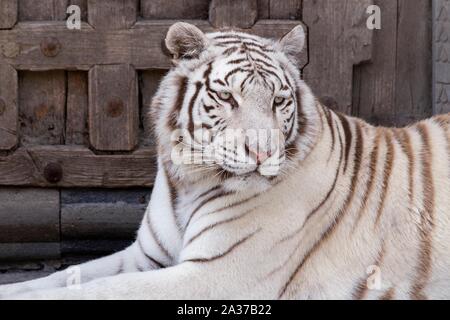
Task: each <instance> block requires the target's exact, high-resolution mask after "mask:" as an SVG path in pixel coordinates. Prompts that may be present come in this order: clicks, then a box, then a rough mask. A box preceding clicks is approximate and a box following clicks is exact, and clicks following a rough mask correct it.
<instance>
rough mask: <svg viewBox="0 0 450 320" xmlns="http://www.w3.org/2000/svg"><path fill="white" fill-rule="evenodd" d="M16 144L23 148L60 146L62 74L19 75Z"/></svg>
mask: <svg viewBox="0 0 450 320" xmlns="http://www.w3.org/2000/svg"><path fill="white" fill-rule="evenodd" d="M19 88H20V90H19V123H20V141H21V143H22V144H23V145H36V144H42V145H43V144H46V145H57V144H63V143H64V118H65V106H66V74H65V72H64V71H46V72H30V71H23V72H21V73H20V74H19Z"/></svg>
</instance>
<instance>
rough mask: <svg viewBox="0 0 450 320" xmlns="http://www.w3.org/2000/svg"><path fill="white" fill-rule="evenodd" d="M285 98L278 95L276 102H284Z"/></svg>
mask: <svg viewBox="0 0 450 320" xmlns="http://www.w3.org/2000/svg"><path fill="white" fill-rule="evenodd" d="M284 100H285V99H284V98H283V97H276V98H275V103H276V104H282V103H283V102H284Z"/></svg>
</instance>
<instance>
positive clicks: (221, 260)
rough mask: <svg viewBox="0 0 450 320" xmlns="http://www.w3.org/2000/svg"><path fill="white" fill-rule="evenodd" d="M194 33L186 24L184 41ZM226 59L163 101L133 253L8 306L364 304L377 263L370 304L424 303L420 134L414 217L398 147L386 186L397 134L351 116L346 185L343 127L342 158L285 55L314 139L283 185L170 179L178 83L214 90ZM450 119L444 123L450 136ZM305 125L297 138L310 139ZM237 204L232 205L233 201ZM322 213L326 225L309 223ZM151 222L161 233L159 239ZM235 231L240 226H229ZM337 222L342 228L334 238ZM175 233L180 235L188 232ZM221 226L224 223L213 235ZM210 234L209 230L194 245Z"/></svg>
mask: <svg viewBox="0 0 450 320" xmlns="http://www.w3.org/2000/svg"><path fill="white" fill-rule="evenodd" d="M189 28H190V27H189V26H186V25H183V30H184V31H186V29H189ZM177 30H178V31H179V28H178V29H177ZM172 31H174V30H172ZM188 31H189V30H188ZM189 32H190V31H189ZM195 34H196V35H198V33H195ZM221 34H222V33H216V34H210V35H206V36H207V38H208V39H209V40H208V43H213V42H214V41H213V39H214V37H215V36H217V35H221ZM224 34H227V33H224ZM301 34H302V32H300V29H295V31H294V34H293V35H287V36H286V37H285V39H291V41H298V44H299V46H300V47H302V46H303V43H302V42H301V41H304V36H303V39H302V36H301ZM254 39H255V41H259V42H260V43H267V44H269V45H272V46H273V47H275V48H276V47H277V46H279V45H280V43H278V44H277V43H275V42H271V41H270V40H266V39H261V38H257V37H254ZM300 40H301V41H300ZM169 41H170V39H169ZM284 41H287V40H284ZM281 46H282V47H286V46H287V47H288V48H290V49H289V54H290V53H291V52H292V46H293V43H292V42H289V43H283V41H281ZM221 50H223V48H219V47H216V46H214V45H213V44H211V45H210V46H209V47H207V48H206V49H205V51H203V52H202V53H201V54H200V57H199V58H198V59H193V60H189V61H183V60H179V61H177V67H176V68H175V69H173V70H172V71H171V72H170V73H169V75H168V76H167V77H166V78H165V79H164V80H163V82H162V84H161V87H160V89H159V91H158V93H157V95H156V97H155V100H154V108H155V110H154V112H155V115H154V118H155V119H156V122H155V128H156V133H157V135H158V137H157V138H158V144H159V159H158V174H157V178H156V181H155V186H154V189H153V193H152V197H151V201H150V204H149V207H148V210H147V213H146V217H145V218H144V221H143V223H142V225H141V228H140V230H139V232H138V238H137V241H136V242H135V243H134V244H133V245H132V246H131V247H130V248H128V249H126V250H125V251H123V252H119V253H117V254H115V255H112V256H110V257H106V258H103V259H100V260H96V261H93V262H89V263H87V264H84V265H81V266H80V267H81V272H82V280H83V285H82V288H81V289H79V290H74V289H67V288H65V284H66V279H67V274H66V273H65V272H64V271H61V272H58V273H56V274H53V275H51V276H49V277H47V278H44V279H39V280H33V281H29V282H25V283H22V284H12V285H6V286H1V287H0V297H1V298H11V297H12V298H18V299H35V298H36V299H166V298H172V299H277V298H282V299H351V298H355V292H357V291H358V290H357V288H358V286H357V284H358V283H363V284H365V280H366V278H370V275H368V274H367V269H368V268H369V267H370V266H372V265H374V264H378V265H377V267H379V268H380V271H381V274H380V277H381V282H380V287H378V288H373V289H367V288H363V291H365V293H364V296H363V297H362V298H367V299H379V298H381V297H382V296H383V295H385V294H386V293H387V292H389V290H391V289H392V290H393V291H392V292H391V293H392V297H391V298H395V299H409V298H411V297H412V291H414V290H413V285H414V283H415V281H416V280H417V277H418V273H419V272H418V263H419V252H420V237H419V234H418V230H419V229H420V216H421V214H422V213H421V212H423V210H424V203H423V199H424V194H426V188H429V187H430V186H426V185H424V181H423V174H422V170H423V167H422V166H423V163H422V162H421V161H420V160H419V159H420V157H421V155H422V153H423V147H424V145H423V141H422V139H421V137H420V135H419V133H418V131H417V127H414V126H413V127H410V128H408V129H405V130H407V132H409V134H410V137H411V146H412V153H413V155H414V158H415V159H416V165H415V168H414V172H413V177H414V186H415V191H414V198H413V206H412V207H411V206H410V204H409V199H408V184H407V182H408V177H409V172H408V169H407V168H408V158H407V156H406V154H405V153H404V152H403V151H402V147H401V145H400V144H399V142H398V141H397V140H395V139H393V147H394V154H395V160H394V161H393V167H392V175H391V177H390V180H389V183H388V184H387V185H383V184H382V180H383V179H382V178H381V177H382V176H383V172H384V171H383V168H384V165H385V163H386V162H387V150H388V144H387V142H386V140H385V135H388V134H390V133H391V131H389V130H388V129H384V128H375V127H372V126H370V125H368V124H366V123H364V122H362V121H360V120H358V119H354V118H348V117H347V118H346V119H347V121H348V122H349V126H350V130H351V133H352V136H353V140H352V141H353V142H352V146H351V149H350V152H349V157H348V159H349V163H348V168H347V171H346V172H343V170H342V166H341V167H339V166H338V165H339V161H340V159H341V160H342V158H343V157H344V155H343V153H344V149H345V147H346V146H345V140H344V139H343V132H344V127H343V125H342V123H341V121H340V119H339V117H338V116H337V115H336V114H334V113H331V116H330V117H331V119H332V122H333V127H334V129H333V130H334V131H333V132H334V136H335V144H334V146H335V147H334V149H333V152H331V144H332V131H331V129H330V127H329V126H328V125H327V121H326V117H325V116H326V112H327V111H326V109H325V108H324V107H322V106H320V105H319V104H318V103H317V102H316V99H315V98H314V96H313V94H312V92H311V90H310V89H309V88H308V87H307V85H306V84H305V83H304V82H303V81H302V80H300V75H299V72H298V71H297V69H296V67H295V64H294V63H292V62H291V61H290V60H289V58H288V57H287V56H286V55H285V54H284V53H283V52H282V51H276V52H275V53H274V54H273V55H272V58H273V59H274V61H276V62H277V63H278V64H279V65H281V66H283V68H285V69H286V70H288V71H289V74H290V75H291V76H292V77H293V79H292V81H294V82H295V85H296V87H297V88H299V89H301V91H302V96H301V101H298V104H299V105H298V106H297V107H300V105H301V107H302V108H303V112H304V114H305V117H306V119H307V123H308V125H307V128H306V131H305V132H304V133H303V135H302V136H300V137H297V139H296V140H295V141H296V147H297V149H298V153H297V155H296V156H295V158H294V159H292V160H286V161H285V162H284V163H283V164H282V166H283V167H282V171H281V173H280V175H279V176H278V177H277V178H275V179H274V180H273V181H271V182H269V181H268V180H267V179H266V178H264V177H261V176H259V175H250V176H248V177H246V178H243V177H240V176H239V175H238V176H235V177H233V178H231V179H228V180H226V181H222V180H221V178H220V177H218V176H216V175H213V174H211V173H210V172H209V171H208V170H201V171H197V172H194V171H192V168H190V167H189V166H185V165H180V166H174V165H168V166H167V172H168V173H167V174H166V172H165V169H164V166H165V164H167V163H170V160H171V159H170V152H171V148H170V146H171V145H172V141H171V140H170V136H171V134H172V132H171V130H170V129H169V128H168V127H167V119H168V118H169V117H170V112H171V106H173V105H174V102H175V100H176V97H175V96H174V88H176V83H177V79H178V77H180V76H188V77H189V79H190V84H191V85H189V88H188V90H187V94H186V95H187V96H192V94H193V90H194V89H193V86H192V84H193V83H195V82H196V81H201V80H202V75H203V73H204V72H205V67H204V65H205V63H206V62H207V61H211V59H213V60H214V58H215V57H216V56H218V55H219V54H220V52H221ZM277 50H281V49H277ZM224 68H225V67H218V68H217V69H215V71H214V72H217V73H218V74H220V73H221V72H225V71H224ZM236 81H238V79H237V80H236ZM258 94H263V92H258ZM253 98H255V96H253ZM243 100H245V99H243ZM250 100H251V99H250ZM188 104H189V99H186V100H185V101H184V103H183V108H182V113H181V115H180V118H179V125H181V126H186V125H187V121H188V114H187V112H186V110H187V108H188ZM252 107H255V106H254V105H253V106H252ZM269 107H270V106H269ZM249 108H250V106H249ZM261 112H262V111H261ZM230 117H231V116H230ZM444 117H445V116H444ZM449 117H450V115H449V116H447V117H446V118H445V119H447V123H448V118H449ZM255 119H264V117H261V118H258V117H254V118H252V119H250V120H253V121H263V120H255ZM233 121H237V120H236V119H233ZM241 121H242V122H241V123H244V122H245V121H243V120H242V119H241ZM423 124H424V125H425V126H426V128H427V129H428V132H429V136H430V143H431V151H432V157H431V165H432V170H433V171H432V172H433V173H432V175H433V176H432V178H433V187H434V190H435V194H434V229H433V232H432V264H431V268H430V277H429V280H428V281H427V283H426V285H425V286H424V288H423V290H422V291H423V292H422V293H423V294H424V295H425V296H426V297H427V298H439V299H441V298H450V276H449V274H448V271H449V269H450V215H449V214H450V197H449V196H448V195H449V192H450V165H449V163H450V162H449V161H450V160H449V157H450V155H449V150H450V147H449V144H450V137H449V128H448V125H447V128H446V130H447V131H443V129H442V126H440V125H438V123H437V121H436V120H428V121H425V122H423ZM235 125H236V124H235ZM249 125H250V124H249ZM251 125H253V126H255V125H267V123H262V122H261V123H256V124H255V123H253V124H251ZM357 125H359V126H361V127H362V137H363V141H364V147H363V148H362V150H361V163H362V166H361V169H360V171H359V174H358V179H357V185H356V189H355V193H354V196H353V198H352V200H351V202H350V203H349V205H348V206H347V207H346V210H345V212H344V213H343V215H342V216H341V214H342V212H341V210H340V209H342V206H343V204H344V203H345V200H346V198H347V197H348V195H349V190H350V188H351V184H352V174H351V173H352V172H353V170H354V168H355V163H354V162H352V159H354V158H355V152H356V151H355V150H356V149H355V145H354V144H355V136H356V134H357V132H356V130H357ZM295 126H296V127H295V129H296V130H297V129H299V128H297V125H295ZM377 132H381V134H382V135H383V139H381V142H380V143H379V157H378V167H377V169H376V175H375V176H376V179H375V182H374V184H373V191H372V192H371V194H370V197H369V198H368V200H367V202H366V207H365V208H361V205H362V202H363V198H364V195H365V188H366V187H367V186H368V184H369V176H370V172H371V167H370V165H369V163H370V157H371V152H372V150H373V146H374V141H375V137H376V134H377ZM443 133H444V134H443ZM338 136H340V139H341V142H342V144H341V145H340V143H339V139H338ZM338 170H339V174H338V175H337V177H338V178H337V182H336V186H335V189H334V191H333V192H332V193H331V195H330V197H329V199H328V200H327V201H326V202H325V203H324V204H323V205H322V206H320V209H319V210H317V211H314V209H315V208H318V205H319V204H320V203H321V201H322V200H323V199H324V198H325V197H326V196H327V193H328V192H329V190H330V187H331V186H332V184H333V182H334V180H335V177H336V172H337V171H338ZM168 179H173V182H174V183H175V185H176V188H177V194H178V197H177V199H176V201H175V202H174V203H175V212H173V211H172V210H171V200H170V187H169V184H168V181H169V180H168ZM215 186H220V190H221V191H220V190H219V189H217V190H214V189H213V188H214V187H215ZM385 188H388V189H387V195H386V200H385V203H384V210H383V211H382V215H381V218H380V221H379V224H376V223H375V221H376V217H377V214H378V211H379V210H378V209H379V202H380V198H381V197H382V193H383V190H384V189H385ZM211 189H212V191H210V192H209V193H208V195H209V196H212V195H215V194H217V193H219V192H225V194H224V196H222V197H220V198H217V199H215V200H212V201H209V202H205V204H204V206H201V207H200V209H199V210H198V211H197V212H196V213H195V215H194V216H193V217H192V218H191V217H190V216H191V214H192V212H193V211H194V210H195V209H196V208H199V205H200V204H201V203H202V201H203V200H205V198H206V197H207V196H203V197H199V196H200V195H202V194H204V193H205V192H207V191H208V190H211ZM229 191H234V193H232V194H226V192H229ZM245 200H247V201H245ZM311 212H314V214H313V215H311V216H309V214H310V213H311ZM358 217H360V219H359V220H358ZM233 218H236V219H235V220H232V219H233ZM149 220H150V221H151V224H152V228H153V232H152V231H151V228H149V225H148V221H149ZM226 220H228V221H229V222H227V223H221V222H224V221H226ZM188 221H189V224H188ZM334 222H336V226H335V227H334V228H331V230H332V231H330V232H328V233H327V230H330V226H332V225H333V223H334ZM177 223H178V224H180V225H181V226H182V228H181V230H180V229H179V228H178V227H177ZM217 223H221V224H218V225H217V226H215V227H214V228H211V229H210V230H206V228H208V227H209V226H211V225H215V224H217ZM202 230H206V231H204V232H203V233H202V234H201V235H200V236H197V237H196V235H198V234H199V232H202ZM192 239H194V240H192ZM158 242H159V243H160V244H158ZM312 248H315V249H314V250H311V249H312ZM146 255H149V256H151V257H152V258H153V259H156V260H157V262H159V263H161V264H163V265H164V268H161V269H160V268H159V266H158V264H157V263H155V262H154V261H151V260H149V259H148V258H147V257H146ZM380 256H381V257H382V258H381V259H379V257H380ZM214 257H215V259H212V258H214ZM203 259H206V260H208V259H210V261H203ZM119 271H120V272H119ZM118 273H120V274H118ZM366 289H367V290H366Z"/></svg>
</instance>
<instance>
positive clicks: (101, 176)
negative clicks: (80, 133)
mask: <svg viewBox="0 0 450 320" xmlns="http://www.w3.org/2000/svg"><path fill="white" fill-rule="evenodd" d="M49 164H58V165H59V166H60V167H61V168H62V179H61V180H60V181H59V182H57V183H50V182H48V181H47V180H46V178H45V176H44V171H45V168H46V167H47V166H48V165H49ZM154 178H155V151H154V149H147V148H141V149H139V150H137V151H136V152H133V153H130V154H125V155H96V154H94V153H93V152H92V151H91V150H89V149H87V148H84V147H79V146H34V147H28V148H19V149H18V150H17V151H15V152H14V153H13V154H11V155H9V156H0V184H2V185H9V186H24V187H25V186H28V187H31V186H35V187H107V188H128V187H151V186H152V185H153V180H154Z"/></svg>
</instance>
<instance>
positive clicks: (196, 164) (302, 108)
mask: <svg viewBox="0 0 450 320" xmlns="http://www.w3.org/2000/svg"><path fill="white" fill-rule="evenodd" d="M165 43H166V47H167V49H168V50H169V51H170V53H171V55H172V56H173V63H174V67H173V68H172V69H171V70H170V71H169V73H168V74H167V75H166V76H165V78H164V79H163V80H162V82H161V84H160V87H159V90H158V92H157V94H156V95H155V97H154V99H153V101H152V118H153V122H154V124H155V126H156V130H155V132H156V135H157V140H158V146H159V155H160V157H162V158H163V161H164V162H166V163H167V162H171V163H172V164H175V165H174V166H171V167H173V168H175V169H174V170H175V171H177V173H178V174H181V175H183V176H184V177H186V176H187V177H193V176H205V175H214V176H216V177H217V176H226V177H228V178H230V177H231V178H234V179H237V180H241V181H242V180H246V181H248V180H249V179H254V180H255V179H256V180H255V181H264V180H268V181H271V180H273V179H275V178H277V177H278V176H280V175H282V174H283V173H286V172H287V171H288V169H289V168H290V167H292V163H291V162H293V161H301V159H304V158H305V157H306V156H307V155H308V153H309V152H310V150H311V145H312V142H313V140H314V119H315V118H316V117H317V114H316V112H317V111H316V107H315V98H314V96H313V95H312V93H311V91H310V90H309V88H308V87H307V86H306V85H305V83H304V82H303V81H302V80H301V78H300V72H299V67H298V60H297V59H298V56H299V53H300V52H301V51H302V49H303V47H304V43H305V33H304V30H303V28H302V26H300V25H299V26H297V27H295V28H294V29H292V30H291V31H290V32H289V33H287V34H286V35H285V36H284V37H282V38H281V39H280V40H270V39H266V38H261V37H257V36H254V35H250V34H246V33H240V32H234V31H230V32H216V33H208V34H205V33H203V32H202V31H201V30H199V29H198V28H197V27H195V26H194V25H191V24H188V23H183V22H178V23H176V24H174V25H173V26H172V27H170V29H169V31H168V33H167V36H166V39H165Z"/></svg>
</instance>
